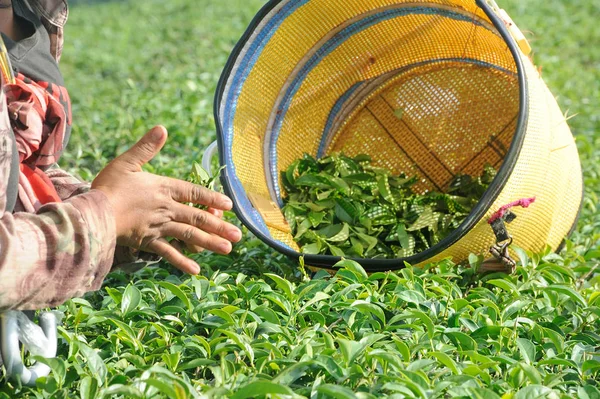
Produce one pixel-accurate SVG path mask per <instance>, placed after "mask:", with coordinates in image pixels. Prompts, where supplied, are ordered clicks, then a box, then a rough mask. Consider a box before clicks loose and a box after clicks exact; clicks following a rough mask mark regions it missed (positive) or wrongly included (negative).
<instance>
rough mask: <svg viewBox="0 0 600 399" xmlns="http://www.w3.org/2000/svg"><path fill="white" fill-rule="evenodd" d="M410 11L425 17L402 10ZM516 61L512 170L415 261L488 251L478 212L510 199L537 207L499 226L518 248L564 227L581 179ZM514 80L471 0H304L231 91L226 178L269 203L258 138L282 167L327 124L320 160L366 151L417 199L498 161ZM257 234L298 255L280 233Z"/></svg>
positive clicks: (509, 135) (569, 140) (553, 110)
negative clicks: (451, 233)
mask: <svg viewBox="0 0 600 399" xmlns="http://www.w3.org/2000/svg"><path fill="white" fill-rule="evenodd" d="M417 8H422V9H425V10H426V11H415V12H406V13H403V12H404V11H402V10H408V9H411V10H414V9H417ZM389 10H397V11H398V16H396V17H392V18H388V19H383V20H381V21H377V22H376V23H373V24H370V25H368V26H367V25H365V27H362V28H361V29H357V30H356V31H355V32H353V33H352V34H351V35H348V36H347V37H345V38H344V40H343V41H341V42H340V43H339V44H337V45H336V46H335V47H334V48H332V49H331V51H329V52H324V54H321V53H320V51H321V49H322V48H324V46H325V45H327V44H328V43H331V41H332V40H335V38H336V37H338V36H339V35H341V34H342V33H343V32H345V30H347V29H350V28H351V27H352V26H355V25H356V23H357V22H359V21H368V20H369V18H370V17H371V16H374V15H378V14H380V13H383V12H387V11H389ZM431 10H439V12H432V11H431ZM394 15H395V14H394ZM315 56H320V58H319V60H318V62H316V63H315V64H314V65H312V64H311V65H309V66H310V68H308V66H307V65H308V64H307V63H308V62H309V61H310V60H311V59H313V58H314V57H315ZM521 58H522V61H523V63H524V65H525V69H526V75H527V96H528V98H529V118H528V122H527V128H526V134H525V139H524V142H523V145H522V148H521V151H520V153H519V155H518V158H517V161H516V164H515V167H514V170H513V172H512V173H511V175H510V177H509V179H508V181H507V183H506V185H505V186H504V188H503V189H502V191H501V192H500V194H499V196H498V198H497V199H496V201H495V202H494V204H493V205H492V206H491V207H490V208H489V209H488V212H487V214H486V215H485V217H484V218H482V219H481V220H480V221H479V222H478V224H477V225H476V226H475V227H474V228H473V229H472V230H471V231H469V232H468V233H467V234H466V235H465V236H464V237H462V238H461V239H460V240H459V241H458V242H456V243H454V244H453V245H451V246H450V247H449V248H447V249H446V250H445V251H443V253H441V254H439V255H438V256H435V257H434V258H431V259H428V260H427V262H430V261H435V260H439V259H442V258H446V257H452V258H454V259H455V260H456V261H462V260H464V259H466V258H467V257H468V255H469V254H470V253H484V252H487V250H488V249H489V247H490V246H491V245H492V244H493V243H494V240H495V239H494V235H493V232H492V230H491V228H490V227H489V225H488V224H487V219H488V217H489V216H490V215H491V214H492V213H493V212H495V211H496V210H497V209H499V208H500V207H501V206H503V205H505V204H507V203H510V202H512V201H515V200H518V199H521V198H528V197H536V198H537V201H536V202H535V204H534V205H532V206H531V207H530V208H528V209H526V210H521V209H519V210H516V211H515V213H516V214H517V216H518V218H517V219H516V220H515V221H514V222H513V223H512V224H511V225H510V226H509V230H510V232H511V234H512V235H513V236H514V239H515V244H516V245H518V246H520V247H522V248H525V249H529V250H534V251H537V250H541V249H542V248H543V247H544V246H545V245H546V244H549V245H550V246H551V247H552V248H554V249H556V248H557V247H558V246H559V244H560V243H561V241H562V240H563V239H564V237H565V235H566V234H567V233H568V231H569V230H570V228H571V227H572V225H573V223H574V221H575V217H576V214H577V211H578V209H579V206H580V202H581V194H582V180H581V178H580V176H581V170H580V162H579V157H578V154H577V149H576V146H575V143H574V140H573V136H572V135H571V132H570V130H569V128H568V126H567V124H566V121H565V118H564V117H563V115H562V113H561V111H560V109H559V107H558V105H557V103H556V101H555V99H554V97H553V96H552V94H551V93H550V92H549V91H548V89H547V87H546V85H545V83H544V82H543V80H542V79H541V77H540V76H539V74H538V72H537V70H536V68H535V67H534V65H533V64H532V63H531V61H530V60H529V59H528V58H527V57H526V56H524V55H522V54H521ZM516 72H517V69H516V64H515V61H514V59H513V56H512V54H511V53H510V51H509V49H508V46H507V44H506V42H505V41H504V39H503V38H502V37H501V36H500V35H499V33H498V32H497V30H496V29H495V28H494V27H493V25H492V24H491V22H490V21H489V19H488V18H487V16H486V15H485V13H484V12H483V11H482V10H481V9H480V8H479V7H477V6H476V4H475V1H474V0H432V1H429V2H426V3H425V2H413V1H402V0H395V1H393V0H352V1H348V0H311V1H308V2H307V3H306V4H304V5H303V6H301V7H300V8H298V9H297V10H296V11H295V12H293V13H291V14H290V15H289V16H287V17H286V19H285V20H284V21H283V22H282V23H281V25H280V26H279V27H278V29H277V31H276V32H275V33H274V34H273V36H272V37H270V38H269V40H268V42H267V43H266V45H265V46H264V49H262V52H261V53H260V56H259V57H258V59H257V60H256V63H255V64H254V66H253V68H252V70H251V71H250V72H249V74H248V77H247V78H246V80H245V82H244V84H243V86H242V89H241V91H240V92H239V95H238V97H237V106H236V108H235V116H234V121H233V141H232V148H231V150H232V156H233V158H232V159H233V164H234V165H235V170H236V174H237V177H238V178H239V180H240V182H241V184H242V185H243V187H244V189H245V190H246V191H247V192H248V193H253V194H260V195H263V196H265V197H273V195H272V194H273V192H272V190H269V182H271V181H272V179H273V177H272V176H271V174H270V172H269V170H268V165H269V163H270V162H271V161H272V160H271V159H270V157H271V155H269V154H268V152H267V151H265V146H266V144H267V145H268V141H269V140H270V139H271V138H272V137H274V136H273V135H276V136H277V145H276V156H277V159H276V161H277V162H276V165H277V170H278V171H281V170H285V169H286V168H287V167H288V166H289V165H290V163H291V162H293V161H294V160H296V159H298V158H300V157H301V156H302V155H303V154H304V153H310V154H313V155H316V154H317V151H318V149H319V147H320V146H321V145H322V142H323V140H324V139H323V135H324V132H325V130H326V127H328V126H329V128H330V130H331V137H330V138H329V139H327V140H325V141H326V152H328V153H329V152H333V151H343V152H345V153H347V154H349V155H355V154H359V153H367V154H369V155H371V156H372V157H373V158H374V160H375V161H376V162H377V163H379V164H380V165H381V166H385V167H387V168H389V169H391V170H392V171H394V172H397V173H399V172H404V173H406V174H408V175H416V176H419V178H420V181H419V183H418V185H417V188H418V190H420V191H421V192H425V191H427V190H433V189H436V190H444V189H445V188H447V186H448V184H449V182H450V181H451V180H452V178H453V177H454V176H455V175H456V174H459V173H467V174H471V175H477V174H479V173H481V171H482V169H483V167H484V165H485V164H486V163H489V164H492V165H494V166H495V167H496V168H499V167H500V166H501V165H502V163H503V161H504V160H505V157H506V155H507V154H508V151H509V149H510V147H511V143H512V141H513V138H514V135H515V129H516V126H517V119H518V115H519V106H520V104H519V92H520V88H519V82H518V78H517V74H516ZM297 82H300V83H299V84H298V86H297V90H296V91H295V92H294V93H293V95H292V96H291V98H287V97H286V93H287V94H289V89H290V87H292V86H293V85H294V84H297ZM357 85H358V86H360V87H358V86H357ZM356 87H358V89H356ZM344 96H347V98H346V100H345V102H343V104H341V106H340V108H339V109H338V112H337V114H336V115H335V117H334V118H332V110H333V109H335V107H336V104H337V105H339V104H340V101H341V100H340V99H341V98H345V97H344ZM286 101H288V102H287V103H286ZM278 119H281V121H280V125H277V123H276V122H277V121H278ZM265 141H267V143H266V144H265ZM279 189H280V190H281V191H282V193H283V188H282V187H279ZM283 195H285V193H283ZM273 199H274V200H276V198H273ZM269 231H270V233H271V235H272V237H273V238H274V239H276V240H278V241H281V242H283V243H285V244H287V245H289V246H290V247H292V248H294V249H298V247H297V246H296V244H295V243H294V240H293V238H292V237H291V236H290V235H289V234H287V233H283V232H280V231H278V230H276V229H273V228H270V229H269ZM424 263H425V262H424Z"/></svg>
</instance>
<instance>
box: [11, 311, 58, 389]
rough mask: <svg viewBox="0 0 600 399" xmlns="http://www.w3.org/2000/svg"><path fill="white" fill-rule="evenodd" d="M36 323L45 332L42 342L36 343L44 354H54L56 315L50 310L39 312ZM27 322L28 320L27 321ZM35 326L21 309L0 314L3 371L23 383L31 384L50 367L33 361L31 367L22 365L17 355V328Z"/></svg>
mask: <svg viewBox="0 0 600 399" xmlns="http://www.w3.org/2000/svg"><path fill="white" fill-rule="evenodd" d="M39 320H40V327H41V329H42V331H43V334H44V336H45V338H46V339H45V342H39V343H38V345H37V346H38V347H39V349H40V350H41V352H42V353H39V354H40V355H41V356H43V357H46V358H53V357H56V350H57V334H56V325H57V319H56V315H55V314H54V313H53V312H43V313H41V314H40V316H39ZM28 323H30V324H28ZM32 327H33V328H38V327H37V325H35V323H34V322H33V321H31V320H29V319H28V318H27V316H25V315H24V314H23V312H17V311H9V312H6V313H4V314H2V315H0V339H1V343H0V345H1V346H0V348H1V351H0V352H1V355H2V360H3V361H4V367H5V368H6V374H7V376H8V377H9V378H12V379H13V380H19V381H20V382H21V384H23V385H25V386H35V381H36V380H37V379H38V378H40V377H47V376H48V374H50V367H48V366H46V365H45V364H43V363H40V362H37V363H35V364H34V365H33V366H31V367H29V368H28V367H25V365H24V364H23V359H22V358H21V350H20V348H19V341H20V340H22V337H21V336H20V333H19V331H20V330H22V329H25V328H27V329H30V328H32Z"/></svg>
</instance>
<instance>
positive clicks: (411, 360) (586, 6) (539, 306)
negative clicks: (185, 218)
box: [0, 0, 600, 399]
mask: <svg viewBox="0 0 600 399" xmlns="http://www.w3.org/2000/svg"><path fill="white" fill-rule="evenodd" d="M77 3H78V4H77V5H76V6H74V7H73V8H72V10H71V19H70V22H69V24H68V28H67V31H66V37H67V42H66V47H65V51H64V56H63V59H62V70H63V74H64V76H65V80H66V82H67V85H68V87H69V89H70V94H71V97H72V99H73V105H74V120H75V126H74V129H73V138H72V140H71V144H70V149H69V151H68V152H67V154H65V156H64V158H63V166H65V167H67V168H69V169H71V170H74V171H76V172H77V173H79V174H80V175H81V176H82V177H83V178H85V179H88V180H91V179H92V178H93V176H94V175H95V174H96V173H97V172H98V171H99V170H100V169H101V168H102V166H103V165H105V164H106V163H107V162H108V161H109V160H110V159H112V158H113V157H114V156H115V155H117V154H118V153H120V152H122V151H124V150H125V149H126V148H127V147H128V146H129V145H131V144H132V143H133V142H134V141H135V140H136V139H137V138H139V137H140V136H141V135H142V134H143V133H144V132H145V131H146V130H147V129H149V128H150V127H152V126H153V125H155V124H159V123H160V124H164V125H165V126H166V127H167V128H168V130H169V132H170V139H169V143H168V145H167V147H166V148H165V150H164V151H163V153H162V154H161V156H160V157H159V158H158V159H157V160H155V161H154V162H153V163H152V164H151V165H150V167H149V169H150V170H152V171H155V172H156V173H161V174H165V175H170V176H174V177H180V178H184V177H186V176H187V174H188V173H189V171H190V167H191V163H192V161H193V160H196V159H198V158H199V156H200V155H201V153H202V151H203V148H204V147H205V146H206V145H207V144H208V143H209V142H211V141H212V140H213V139H214V136H215V126H214V120H213V117H212V98H213V93H214V90H215V87H216V82H217V80H218V77H219V75H220V72H221V69H222V67H223V65H224V64H225V61H226V59H227V56H228V54H229V52H230V50H231V49H232V47H233V45H234V44H235V42H236V41H237V39H238V38H239V36H240V35H241V33H242V32H243V30H244V29H245V27H246V26H247V24H248V23H249V21H250V19H251V18H252V16H253V15H254V14H255V12H256V11H257V10H258V9H259V7H260V6H261V5H262V4H263V1H259V0H227V1H222V0H196V1H192V0H169V1H158V0H136V1H121V2H116V1H115V2H110V1H102V2H89V1H78V2H77ZM90 3H92V4H90ZM94 3H95V4H94ZM501 5H503V6H504V7H505V8H507V10H508V11H509V13H510V14H511V16H512V17H513V19H514V20H515V21H516V22H517V23H518V24H519V26H520V27H521V28H522V29H523V30H525V31H528V36H529V37H530V38H531V42H532V45H533V47H534V49H535V51H536V52H535V55H534V58H535V60H536V64H537V65H540V66H542V67H543V76H544V78H545V80H546V81H547V82H548V84H549V86H550V87H551V89H552V91H553V92H554V93H556V94H558V95H559V102H560V104H561V106H562V108H563V109H564V110H565V111H567V110H568V114H569V115H575V117H574V118H573V119H571V121H570V125H571V126H572V129H573V131H574V133H575V134H576V136H577V141H578V146H579V148H580V152H581V157H582V162H583V165H584V169H585V181H586V200H585V207H584V210H583V214H582V218H581V220H580V224H579V227H578V230H577V232H576V233H575V234H574V236H573V237H572V241H571V242H569V243H568V245H567V248H566V250H565V251H564V252H563V253H562V254H561V255H560V256H559V255H555V254H550V253H547V252H546V253H543V254H526V253H522V252H521V253H520V260H521V265H520V267H519V268H518V270H517V273H516V274H515V275H514V276H505V275H493V276H489V277H488V278H486V279H485V280H484V281H478V280H475V279H473V276H472V271H471V270H470V269H465V268H462V267H458V266H455V265H453V264H452V263H450V262H443V263H442V264H439V265H434V266H432V267H431V268H429V269H426V270H417V269H412V268H407V269H405V270H403V271H400V272H397V273H387V274H381V273H380V274H375V275H372V276H366V275H365V273H364V271H362V270H361V269H360V268H359V267H357V266H356V265H355V264H352V263H347V264H344V265H342V266H344V268H343V269H342V271H340V272H339V273H338V275H337V276H336V277H335V278H333V279H328V278H325V277H327V276H325V275H323V274H319V275H317V276H316V278H315V279H313V280H309V279H307V278H306V276H305V275H304V274H303V273H302V272H301V271H302V269H300V271H298V269H297V267H296V265H294V264H292V263H291V262H289V261H287V260H285V259H283V258H282V257H281V256H280V255H278V254H275V253H273V252H271V251H270V250H268V249H266V248H265V247H264V245H263V244H262V243H260V242H259V241H258V240H256V239H255V238H252V237H251V236H248V235H247V236H246V238H245V239H244V241H243V242H242V243H241V244H240V245H238V246H236V248H235V250H234V254H233V255H232V256H231V257H221V256H213V255H209V254H204V255H200V256H199V257H198V259H199V261H200V262H201V264H202V266H203V276H202V277H199V278H189V277H187V276H182V275H180V274H178V273H177V272H176V271H174V270H173V269H171V268H170V267H169V266H168V265H161V267H155V268H149V269H147V270H144V271H141V272H139V273H137V274H136V275H134V276H126V275H124V274H122V273H113V274H111V276H110V277H109V279H108V280H107V284H106V285H105V288H104V289H103V290H102V291H100V292H97V293H92V294H90V295H88V296H86V297H85V299H75V300H72V301H70V302H68V303H67V304H65V305H64V306H62V307H61V310H62V311H64V312H65V314H66V317H65V319H64V321H63V327H62V328H61V330H60V335H61V343H60V347H59V352H60V356H59V358H57V359H55V360H53V361H51V362H50V365H51V366H52V368H53V370H54V373H53V374H52V375H51V377H49V378H47V379H45V380H41V381H39V386H38V388H37V389H24V388H20V387H17V386H14V385H13V384H10V383H7V382H6V381H4V380H0V387H1V388H0V397H4V398H28V397H54V398H65V397H73V398H76V397H81V398H100V397H106V398H112V397H123V398H130V397H152V398H154V397H156V398H158V397H169V398H187V397H210V398H220V397H234V398H255V397H264V396H265V395H270V397H273V398H276V397H311V398H382V397H393V398H405V397H407V398H410V397H416V398H444V397H465V398H468V397H469V398H470V397H480V398H495V397H503V398H513V397H514V398H516V399H519V398H546V397H547V398H573V397H579V398H582V399H583V398H585V399H587V398H600V391H599V389H600V388H599V386H598V384H599V383H598V380H599V379H600V321H599V319H600V294H599V291H600V277H599V276H598V257H599V255H600V245H599V242H600V214H599V212H598V208H597V204H598V196H599V194H600V180H599V179H600V178H599V175H598V174H599V170H600V168H599V166H598V163H597V159H598V157H600V134H599V133H598V128H599V127H600V112H598V110H599V109H600V47H599V46H598V45H597V44H598V43H600V24H598V22H597V16H598V15H600V3H598V2H593V1H587V0H571V1H562V0H528V1H521V0H504V1H501ZM470 261H471V264H472V265H473V266H475V267H476V266H477V264H478V263H479V262H480V259H477V258H476V257H472V258H471V260H470ZM279 276H283V277H285V278H281V277H279Z"/></svg>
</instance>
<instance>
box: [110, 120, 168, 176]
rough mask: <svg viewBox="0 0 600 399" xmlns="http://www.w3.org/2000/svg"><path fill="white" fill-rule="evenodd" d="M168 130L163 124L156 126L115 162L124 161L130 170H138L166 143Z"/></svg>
mask: <svg viewBox="0 0 600 399" xmlns="http://www.w3.org/2000/svg"><path fill="white" fill-rule="evenodd" d="M166 141H167V130H166V129H165V128H164V127H163V126H156V127H154V128H152V129H151V130H150V131H149V132H148V133H146V134H145V135H144V137H142V138H141V139H140V141H138V142H137V143H135V144H134V145H133V147H131V148H130V149H129V150H127V151H126V152H125V153H123V154H121V155H120V156H119V157H117V158H115V162H119V163H123V164H124V165H126V167H127V168H128V170H129V171H131V172H137V171H140V170H141V169H142V166H144V164H146V163H148V162H150V160H152V158H154V157H155V156H156V155H158V153H159V152H160V150H161V149H162V148H163V146H164V145H165V142H166Z"/></svg>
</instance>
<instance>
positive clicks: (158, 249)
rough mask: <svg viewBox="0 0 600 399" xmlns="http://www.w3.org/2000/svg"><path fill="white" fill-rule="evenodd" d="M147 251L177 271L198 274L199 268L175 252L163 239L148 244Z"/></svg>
mask: <svg viewBox="0 0 600 399" xmlns="http://www.w3.org/2000/svg"><path fill="white" fill-rule="evenodd" d="M148 249H149V250H150V251H152V252H154V253H155V254H157V255H159V256H161V257H163V258H164V259H165V260H167V261H168V262H169V263H171V264H172V265H173V266H175V267H176V268H177V269H179V270H181V271H182V272H184V273H189V274H194V275H195V274H198V273H200V266H199V265H198V264H197V263H196V262H194V261H193V260H191V259H190V258H188V257H186V256H185V255H183V254H182V253H181V252H179V251H178V250H176V249H175V248H174V247H173V246H172V245H171V244H169V242H168V241H167V240H165V239H164V238H161V239H158V240H155V241H153V242H152V243H150V245H149V246H148Z"/></svg>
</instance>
